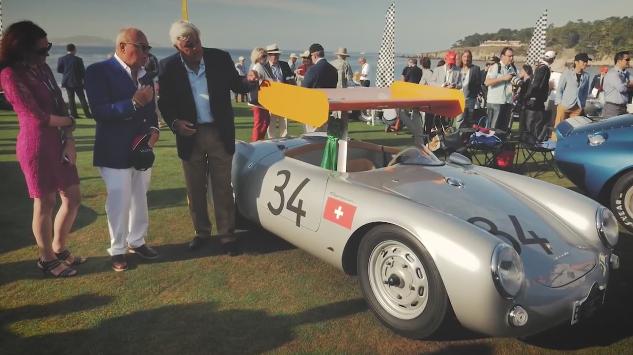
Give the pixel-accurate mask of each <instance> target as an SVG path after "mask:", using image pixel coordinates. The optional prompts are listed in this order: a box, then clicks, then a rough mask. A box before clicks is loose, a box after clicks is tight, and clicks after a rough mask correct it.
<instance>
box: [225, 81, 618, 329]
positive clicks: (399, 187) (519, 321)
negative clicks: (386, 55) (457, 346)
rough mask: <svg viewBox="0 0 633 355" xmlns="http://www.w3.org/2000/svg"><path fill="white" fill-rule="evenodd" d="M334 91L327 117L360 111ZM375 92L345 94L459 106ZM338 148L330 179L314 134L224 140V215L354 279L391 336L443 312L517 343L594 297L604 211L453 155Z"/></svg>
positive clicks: (609, 247)
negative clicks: (227, 159)
mask: <svg viewBox="0 0 633 355" xmlns="http://www.w3.org/2000/svg"><path fill="white" fill-rule="evenodd" d="M280 85H283V84H280ZM394 85H404V84H399V83H395V84H394ZM407 85H413V84H407ZM286 89H287V88H283V90H286ZM262 90H265V89H262ZM288 90H290V89H288ZM292 90H295V89H292ZM303 90H308V89H303ZM335 90H336V91H328V90H323V91H322V92H321V93H322V94H323V95H326V96H327V98H328V102H329V108H330V109H336V108H340V107H349V106H350V105H351V106H354V105H357V106H363V105H362V103H361V102H360V101H358V100H356V101H355V100H352V99H350V98H351V97H356V93H353V92H350V91H345V92H339V91H338V89H335ZM343 90H363V89H343ZM376 90H377V91H376V92H372V91H364V92H360V93H359V94H358V95H360V96H364V97H367V96H370V97H369V98H368V99H366V100H367V101H371V102H372V103H371V104H370V103H366V105H369V106H372V105H373V106H372V107H370V108H376V105H377V104H376V102H380V105H378V106H380V107H387V106H392V107H408V108H418V109H424V110H427V111H431V112H433V111H435V110H438V111H444V112H445V109H446V108H447V107H448V106H450V105H457V107H458V108H459V104H458V101H455V100H454V98H450V99H446V98H442V97H441V96H442V95H441V92H440V95H438V96H437V97H434V98H433V99H428V98H424V97H422V98H416V97H415V95H414V94H411V95H408V96H407V95H405V96H407V97H406V98H403V97H402V96H399V94H397V93H396V91H394V88H393V87H392V88H391V91H389V88H387V89H376ZM412 90H413V91H416V90H418V89H417V88H412ZM424 90H426V89H424ZM441 90H449V89H441ZM262 93H264V94H265V92H262ZM436 94H437V93H436ZM385 95H386V97H387V98H385ZM389 95H391V96H389ZM450 95H453V93H451V94H450ZM450 95H449V96H450ZM263 96H266V95H263ZM420 96H422V95H420ZM427 96H428V95H427ZM260 97H261V96H260ZM346 98H347V99H346ZM337 102H346V103H347V104H349V105H337ZM351 102H355V104H351ZM263 104H264V106H265V107H267V108H269V109H271V111H273V112H275V110H276V109H277V106H276V104H274V103H270V104H269V105H268V106H267V105H266V100H264V103H263ZM449 104H450V105H449ZM443 105H444V106H443ZM446 105H448V106H446ZM308 106H309V105H308ZM442 106H443V107H444V109H440V108H439V107H442ZM354 107H356V106H354ZM462 107H463V106H462ZM281 111H283V110H280V114H283V113H284V112H281ZM286 113H287V112H286ZM326 113H327V112H326ZM341 141H344V144H343V145H344V146H345V148H344V149H343V148H342V149H341V150H340V151H339V154H340V155H341V154H342V155H343V159H341V156H339V162H341V163H342V164H339V166H338V167H337V169H336V170H329V169H324V168H322V167H321V159H322V155H323V152H324V150H325V149H327V143H328V138H326V137H325V136H323V135H322V134H321V135H319V134H310V135H303V136H302V137H299V138H288V139H274V140H267V141H261V142H255V143H245V142H238V143H236V154H235V156H234V163H233V164H234V165H233V185H234V190H235V199H236V205H237V210H238V213H239V215H241V216H242V217H244V218H246V219H248V220H250V221H253V222H256V223H258V224H259V225H261V226H262V227H263V228H264V229H266V230H268V231H270V232H272V233H274V234H276V235H278V236H279V237H281V238H283V239H285V240H287V241H288V242H290V243H292V244H294V245H296V246H297V247H299V248H301V249H303V250H305V251H307V252H309V253H311V254H313V255H315V256H317V257H318V258H320V259H322V260H324V261H326V262H328V263H330V264H332V265H334V266H335V267H337V268H339V269H342V270H343V271H344V272H346V273H348V274H354V275H358V278H359V281H360V286H361V289H362V292H363V294H364V296H365V298H366V301H367V303H368V305H369V308H370V309H371V310H372V311H373V312H374V313H375V315H376V316H377V318H378V319H379V320H380V321H382V322H383V323H384V324H385V325H387V326H388V327H390V328H391V329H393V330H394V331H395V332H397V333H399V334H401V335H404V336H407V337H411V338H425V337H428V336H430V335H432V334H433V333H434V332H435V331H436V330H437V329H438V328H439V326H440V325H441V324H442V323H443V321H444V320H445V319H447V315H448V314H450V313H451V311H452V312H454V314H455V316H456V318H457V320H458V321H459V322H460V323H461V324H462V325H463V326H465V327H466V328H469V329H471V330H474V331H477V332H481V333H484V334H489V335H494V336H527V335H530V334H533V333H537V332H541V331H543V330H545V329H548V328H550V327H553V326H555V325H557V324H560V323H564V322H568V323H571V324H574V323H576V322H578V321H579V320H582V319H583V318H584V317H586V316H587V315H588V314H590V313H592V312H593V311H594V310H595V309H596V308H597V307H598V306H600V305H601V304H602V303H603V302H604V297H605V291H606V288H607V283H608V278H609V273H610V270H611V269H612V268H614V267H617V256H615V255H614V254H613V247H614V245H615V244H616V243H617V241H618V229H617V221H616V220H615V217H614V216H613V214H612V213H611V212H610V211H609V210H608V209H607V208H605V207H603V206H601V205H600V204H598V203H597V202H595V201H593V200H591V199H589V198H586V197H584V196H582V195H580V194H577V193H575V192H572V191H569V190H567V189H564V188H560V187H558V186H554V185H551V184H549V183H545V182H542V181H538V180H535V179H532V178H528V177H524V176H520V175H516V174H512V173H508V172H504V171H500V170H494V169H490V168H485V167H479V166H474V165H472V164H471V163H470V160H469V159H467V158H465V157H463V156H460V155H459V154H456V153H454V154H453V155H451V156H450V157H449V158H448V159H447V161H445V162H444V161H441V160H439V159H438V158H436V157H435V156H434V155H433V153H432V152H430V151H429V150H427V149H425V148H420V147H412V148H407V149H402V150H401V149H398V148H392V147H387V146H382V145H377V144H372V143H367V142H360V141H355V140H349V139H341V140H340V141H339V143H340V142H341Z"/></svg>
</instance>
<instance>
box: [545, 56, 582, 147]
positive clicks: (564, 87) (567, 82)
mask: <svg viewBox="0 0 633 355" xmlns="http://www.w3.org/2000/svg"><path fill="white" fill-rule="evenodd" d="M591 60H592V59H591V58H589V56H588V55H587V53H579V54H576V56H575V57H574V69H573V70H571V69H568V70H566V71H565V72H564V73H563V75H561V77H560V81H559V82H558V88H557V92H556V104H557V105H558V108H557V109H556V118H555V119H554V124H553V125H552V127H553V128H554V129H556V126H558V124H559V123H560V122H561V121H563V120H566V119H568V118H569V117H574V116H580V115H582V113H583V108H584V107H585V102H586V101H587V96H588V95H589V89H590V88H589V74H587V73H586V72H585V69H586V68H587V65H588V64H589V61H591ZM550 139H551V141H552V142H555V141H556V132H552V134H551V136H550Z"/></svg>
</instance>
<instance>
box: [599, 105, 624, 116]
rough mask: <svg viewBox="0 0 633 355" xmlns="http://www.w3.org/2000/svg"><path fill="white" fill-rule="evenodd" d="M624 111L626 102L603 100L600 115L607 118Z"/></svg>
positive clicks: (621, 113)
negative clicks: (619, 103)
mask: <svg viewBox="0 0 633 355" xmlns="http://www.w3.org/2000/svg"><path fill="white" fill-rule="evenodd" d="M625 113H626V104H622V105H617V104H614V103H611V102H605V103H604V106H603V107H602V117H604V118H609V117H613V116H620V115H624V114H625Z"/></svg>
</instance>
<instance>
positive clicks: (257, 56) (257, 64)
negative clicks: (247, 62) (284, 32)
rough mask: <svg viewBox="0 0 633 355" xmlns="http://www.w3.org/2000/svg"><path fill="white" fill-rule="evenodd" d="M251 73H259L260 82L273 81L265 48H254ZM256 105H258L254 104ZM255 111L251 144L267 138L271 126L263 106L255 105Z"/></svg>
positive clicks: (253, 108)
mask: <svg viewBox="0 0 633 355" xmlns="http://www.w3.org/2000/svg"><path fill="white" fill-rule="evenodd" d="M251 63H252V64H251V69H250V70H251V71H254V72H255V73H257V78H258V79H259V80H269V81H270V80H273V79H272V76H273V74H272V72H271V71H270V67H268V66H267V65H266V63H268V54H267V53H266V50H265V49H264V48H259V47H258V48H254V49H253V51H252V52H251ZM253 104H256V103H253ZM252 110H253V130H252V132H251V142H255V141H259V140H262V139H264V138H266V132H267V131H268V125H270V113H269V112H268V110H266V109H264V108H263V107H261V106H258V105H254V106H253V107H252Z"/></svg>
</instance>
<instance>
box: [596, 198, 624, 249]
mask: <svg viewBox="0 0 633 355" xmlns="http://www.w3.org/2000/svg"><path fill="white" fill-rule="evenodd" d="M596 228H598V236H600V240H602V243H604V245H605V246H606V247H607V248H613V247H615V245H616V244H618V238H619V231H618V221H617V219H615V216H614V215H613V212H611V211H610V210H609V209H608V208H606V207H604V206H600V208H598V211H596Z"/></svg>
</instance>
